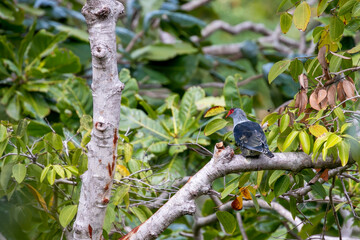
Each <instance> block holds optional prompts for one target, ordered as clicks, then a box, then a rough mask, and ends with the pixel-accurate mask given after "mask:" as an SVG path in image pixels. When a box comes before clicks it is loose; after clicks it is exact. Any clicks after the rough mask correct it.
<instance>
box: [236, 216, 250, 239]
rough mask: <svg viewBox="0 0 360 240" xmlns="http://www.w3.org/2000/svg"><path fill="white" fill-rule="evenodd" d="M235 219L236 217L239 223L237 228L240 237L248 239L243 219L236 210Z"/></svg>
mask: <svg viewBox="0 0 360 240" xmlns="http://www.w3.org/2000/svg"><path fill="white" fill-rule="evenodd" d="M236 219H237V221H238V224H239V229H240V232H241V236H242V239H244V240H248V239H249V238H248V237H247V235H246V232H245V228H244V224H243V221H242V219H241V214H240V212H236Z"/></svg>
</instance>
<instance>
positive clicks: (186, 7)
mask: <svg viewBox="0 0 360 240" xmlns="http://www.w3.org/2000/svg"><path fill="white" fill-rule="evenodd" d="M210 1H211V0H195V1H189V2H188V3H185V4H183V5H182V6H181V7H180V9H181V10H183V11H186V12H190V11H192V10H194V9H195V8H198V7H200V6H203V5H205V4H207V3H208V2H210Z"/></svg>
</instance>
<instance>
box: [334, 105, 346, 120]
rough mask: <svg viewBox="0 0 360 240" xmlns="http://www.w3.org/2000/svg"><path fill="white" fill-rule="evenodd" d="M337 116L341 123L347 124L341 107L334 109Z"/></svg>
mask: <svg viewBox="0 0 360 240" xmlns="http://www.w3.org/2000/svg"><path fill="white" fill-rule="evenodd" d="M334 113H335V115H336V116H337V117H338V118H339V120H340V121H341V122H345V120H346V119H345V115H344V113H343V110H342V109H341V108H340V107H337V108H335V109H334Z"/></svg>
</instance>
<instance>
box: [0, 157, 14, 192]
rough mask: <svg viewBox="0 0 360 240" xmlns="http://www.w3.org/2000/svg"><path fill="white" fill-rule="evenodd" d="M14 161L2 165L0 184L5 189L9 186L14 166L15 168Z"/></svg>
mask: <svg viewBox="0 0 360 240" xmlns="http://www.w3.org/2000/svg"><path fill="white" fill-rule="evenodd" d="M13 165H14V164H12V163H7V164H5V165H3V166H2V168H1V174H0V184H1V187H2V189H3V190H6V189H7V187H8V183H9V180H10V178H11V174H12V168H13Z"/></svg>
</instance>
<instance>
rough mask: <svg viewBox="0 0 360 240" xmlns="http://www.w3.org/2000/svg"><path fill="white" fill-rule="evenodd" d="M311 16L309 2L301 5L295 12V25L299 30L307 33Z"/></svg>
mask: <svg viewBox="0 0 360 240" xmlns="http://www.w3.org/2000/svg"><path fill="white" fill-rule="evenodd" d="M310 16H311V11H310V6H309V4H308V3H307V2H305V1H304V2H302V3H301V4H299V5H298V6H297V7H296V9H295V12H294V17H293V19H294V24H295V26H296V28H297V29H299V30H301V31H305V30H306V27H307V25H308V24H309V21H310Z"/></svg>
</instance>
